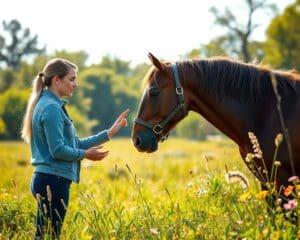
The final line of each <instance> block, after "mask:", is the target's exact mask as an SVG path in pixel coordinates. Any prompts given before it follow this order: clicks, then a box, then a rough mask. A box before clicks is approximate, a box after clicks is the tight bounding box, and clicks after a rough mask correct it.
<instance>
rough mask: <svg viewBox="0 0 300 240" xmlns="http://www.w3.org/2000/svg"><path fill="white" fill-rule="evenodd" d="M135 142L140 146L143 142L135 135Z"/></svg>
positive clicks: (136, 145)
mask: <svg viewBox="0 0 300 240" xmlns="http://www.w3.org/2000/svg"><path fill="white" fill-rule="evenodd" d="M133 144H134V146H135V147H140V146H141V144H142V141H141V139H140V138H139V137H135V139H134V141H133Z"/></svg>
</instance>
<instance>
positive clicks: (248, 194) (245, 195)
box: [239, 192, 251, 202]
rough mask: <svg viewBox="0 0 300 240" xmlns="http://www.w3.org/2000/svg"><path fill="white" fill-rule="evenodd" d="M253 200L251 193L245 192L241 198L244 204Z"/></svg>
mask: <svg viewBox="0 0 300 240" xmlns="http://www.w3.org/2000/svg"><path fill="white" fill-rule="evenodd" d="M250 198H251V194H250V192H245V193H243V194H242V195H241V196H240V197H239V201H241V202H244V201H246V200H249V199H250Z"/></svg>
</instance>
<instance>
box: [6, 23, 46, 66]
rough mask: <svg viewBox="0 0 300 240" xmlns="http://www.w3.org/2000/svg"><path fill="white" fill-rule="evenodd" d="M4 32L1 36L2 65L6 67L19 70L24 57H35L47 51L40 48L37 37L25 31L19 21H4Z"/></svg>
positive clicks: (28, 30)
mask: <svg viewBox="0 0 300 240" xmlns="http://www.w3.org/2000/svg"><path fill="white" fill-rule="evenodd" d="M3 30H4V31H3V33H2V34H0V63H1V62H4V63H5V64H6V66H8V67H11V68H12V69H14V70H17V69H19V67H20V63H21V59H22V58H24V56H30V55H31V56H34V55H38V54H41V53H43V52H44V51H45V48H39V47H38V37H37V35H35V36H33V37H32V36H31V35H30V29H29V28H25V29H23V28H22V25H21V23H20V22H19V21H18V20H16V19H13V20H11V21H10V22H6V21H3ZM4 32H6V33H7V35H8V36H7V35H4Z"/></svg>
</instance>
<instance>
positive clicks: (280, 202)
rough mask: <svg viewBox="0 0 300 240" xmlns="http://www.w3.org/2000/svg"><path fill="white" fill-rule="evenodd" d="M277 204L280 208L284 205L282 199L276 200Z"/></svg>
mask: <svg viewBox="0 0 300 240" xmlns="http://www.w3.org/2000/svg"><path fill="white" fill-rule="evenodd" d="M276 204H277V205H278V206H280V205H281V204H282V199H281V198H278V199H277V200H276Z"/></svg>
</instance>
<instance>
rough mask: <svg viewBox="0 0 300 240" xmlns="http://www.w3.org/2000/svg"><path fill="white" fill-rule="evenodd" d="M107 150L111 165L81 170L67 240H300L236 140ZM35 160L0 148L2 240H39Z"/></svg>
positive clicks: (119, 142) (119, 145) (11, 147)
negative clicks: (269, 200)
mask: <svg viewBox="0 0 300 240" xmlns="http://www.w3.org/2000/svg"><path fill="white" fill-rule="evenodd" d="M105 148H106V149H107V150H109V151H110V155H109V156H108V157H107V158H106V159H105V160H104V161H102V162H98V163H93V162H91V161H87V160H84V161H83V162H82V174H81V183H80V184H72V187H71V201H70V205H69V209H68V213H67V217H66V220H65V223H64V226H63V232H62V239H70V240H73V239H74V240H76V239H78V240H79V239H80V240H85V239H296V238H297V237H299V233H298V228H297V226H296V225H294V224H292V223H290V222H289V221H286V213H284V212H280V210H278V212H276V214H275V213H274V214H270V212H269V211H268V210H267V205H266V201H265V199H264V198H265V195H264V194H263V193H262V192H261V190H260V188H259V185H258V182H257V180H255V179H254V178H253V176H252V174H251V173H250V172H249V170H248V169H247V168H246V165H245V164H244V163H243V161H242V160H241V159H240V156H239V154H238V152H237V147H236V146H235V144H233V143H232V142H230V141H229V140H222V141H219V142H194V141H188V140H184V139H169V140H168V141H166V142H164V143H162V144H161V146H160V149H159V151H158V152H156V153H153V154H141V153H138V152H137V151H136V150H135V149H134V148H133V146H132V145H131V143H130V140H129V139H114V140H113V141H111V142H109V143H107V144H106V145H105ZM29 157H30V154H29V149H28V146H26V145H24V144H22V143H15V142H2V143H0V167H1V168H0V169H1V181H0V189H1V192H0V239H32V238H33V235H34V221H35V219H34V215H35V202H34V199H33V197H32V196H31V195H30V191H29V183H30V177H31V174H32V171H33V169H32V167H31V165H30V164H29ZM230 171H234V172H235V173H242V174H243V176H245V178H247V179H248V181H249V185H250V186H249V188H248V189H245V187H244V186H243V184H240V183H242V182H239V181H234V183H232V181H226V178H225V175H226V174H227V173H228V172H230ZM291 185H293V184H292V183H291ZM296 185H297V184H295V186H296ZM293 186H294V185H293ZM295 188H296V187H295ZM274 216H275V221H276V224H275V225H274ZM297 234H298V235H297Z"/></svg>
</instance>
